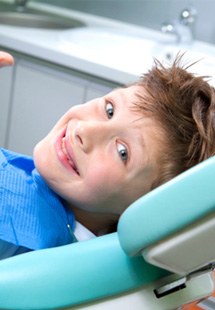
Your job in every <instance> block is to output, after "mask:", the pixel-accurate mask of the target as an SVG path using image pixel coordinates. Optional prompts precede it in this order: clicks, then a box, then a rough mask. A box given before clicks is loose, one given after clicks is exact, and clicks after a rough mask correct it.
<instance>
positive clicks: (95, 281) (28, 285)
mask: <svg viewBox="0 0 215 310" xmlns="http://www.w3.org/2000/svg"><path fill="white" fill-rule="evenodd" d="M165 275H169V272H167V271H165V270H162V269H160V268H157V267H154V266H153V265H150V264H148V263H146V262H144V260H143V259H142V258H141V257H135V258H129V257H128V256H126V255H125V253H124V252H123V251H122V249H121V247H120V244H119V241H118V237H117V234H116V233H114V234H110V235H106V236H103V237H98V238H94V239H91V240H88V241H84V242H77V243H74V244H71V245H67V246H62V247H58V248H52V249H46V250H40V251H36V252H29V253H27V254H22V255H18V256H15V257H12V258H8V259H5V260H2V261H0V309H10V310H12V309H13V310H17V309H26V310H30V309H34V310H35V309H43V310H45V309H56V308H59V307H60V308H63V307H67V306H71V305H77V304H82V303H85V302H88V301H92V300H96V299H99V298H104V297H108V296H112V295H115V294H120V293H122V292H125V291H128V290H133V289H135V288H138V287H140V286H142V285H145V284H148V283H150V282H152V281H155V280H157V279H160V278H162V277H164V276H165Z"/></svg>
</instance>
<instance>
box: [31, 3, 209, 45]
mask: <svg viewBox="0 0 215 310" xmlns="http://www.w3.org/2000/svg"><path fill="white" fill-rule="evenodd" d="M35 1H38V2H42V3H48V4H53V5H57V6H60V7H65V8H68V9H73V10H79V11H82V12H86V13H90V14H95V15H99V16H102V17H107V18H112V19H116V20H118V21H123V22H127V23H131V24H135V25H137V26H144V27H148V28H152V29H155V30H158V31H159V30H160V29H161V27H162V24H163V23H166V22H167V23H168V22H174V21H177V20H178V19H179V17H180V12H181V11H182V10H183V9H185V8H190V7H192V8H194V9H195V11H196V17H195V22H194V25H193V34H194V39H196V40H200V41H205V42H208V43H213V44H214V43H215V19H214V14H215V0H192V1H191V0H35Z"/></svg>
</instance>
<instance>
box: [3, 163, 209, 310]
mask: <svg viewBox="0 0 215 310" xmlns="http://www.w3.org/2000/svg"><path fill="white" fill-rule="evenodd" d="M214 211H215V157H212V158H210V159H208V160H207V161H205V162H203V163H201V164H199V165H197V166H196V167H194V168H192V169H190V170H188V171H186V172H184V173H182V174H181V175H179V176H178V177H176V178H175V179H173V180H171V181H169V182H168V183H166V184H164V185H162V186H160V187H159V188H157V189H155V190H153V191H152V192H150V193H149V194H147V195H145V196H143V197H142V198H140V199H139V200H137V201H136V202H135V203H133V204H132V205H131V206H130V207H129V208H128V209H127V210H126V211H125V212H124V214H123V215H122V216H121V218H120V221H119V225H118V230H117V232H116V233H113V234H109V235H105V236H102V237H98V238H94V239H91V240H88V241H83V242H77V243H74V244H71V245H67V246H62V247H58V248H52V249H46V250H40V251H36V252H31V253H27V254H22V255H18V256H16V257H12V258H9V259H5V260H2V261H0V309H14V310H18V309H26V310H30V309H34V310H36V309H42V310H45V309H58V308H60V309H89V310H94V309H102V310H106V309H111V310H114V309H117V310H119V309H123V310H126V309H135V310H139V309H141V310H142V309H144V310H148V309H150V310H162V309H163V310H168V309H176V308H178V307H179V306H181V305H183V304H186V303H188V302H192V301H194V300H197V299H200V298H203V297H205V296H209V295H210V294H211V293H212V292H213V291H214V279H213V268H214V262H215V212H214Z"/></svg>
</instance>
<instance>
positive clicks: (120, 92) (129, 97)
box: [107, 85, 141, 103]
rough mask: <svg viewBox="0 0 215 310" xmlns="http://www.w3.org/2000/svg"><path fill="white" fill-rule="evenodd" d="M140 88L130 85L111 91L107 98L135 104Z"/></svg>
mask: <svg viewBox="0 0 215 310" xmlns="http://www.w3.org/2000/svg"><path fill="white" fill-rule="evenodd" d="M140 91H141V90H140V86H138V85H131V86H127V87H119V88H116V89H114V90H113V91H111V92H110V93H109V94H108V95H107V96H113V97H116V98H118V99H120V100H122V101H124V102H130V103H132V102H134V103H135V102H136V101H137V98H138V94H139V93H140Z"/></svg>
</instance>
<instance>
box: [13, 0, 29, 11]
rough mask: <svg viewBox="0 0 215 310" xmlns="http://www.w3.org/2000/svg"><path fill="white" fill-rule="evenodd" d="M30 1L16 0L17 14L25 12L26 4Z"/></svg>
mask: <svg viewBox="0 0 215 310" xmlns="http://www.w3.org/2000/svg"><path fill="white" fill-rule="evenodd" d="M27 1H28V0H15V5H16V10H17V12H24V11H25V10H26V4H27Z"/></svg>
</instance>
